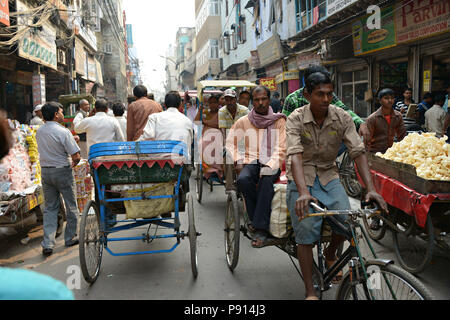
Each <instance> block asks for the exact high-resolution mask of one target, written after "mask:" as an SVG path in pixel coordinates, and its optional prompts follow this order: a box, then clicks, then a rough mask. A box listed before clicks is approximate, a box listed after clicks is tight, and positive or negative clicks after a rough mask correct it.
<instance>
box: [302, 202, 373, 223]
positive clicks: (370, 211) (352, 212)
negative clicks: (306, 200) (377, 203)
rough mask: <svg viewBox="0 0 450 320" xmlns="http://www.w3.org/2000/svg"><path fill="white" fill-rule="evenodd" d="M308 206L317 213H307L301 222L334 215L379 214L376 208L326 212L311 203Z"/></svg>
mask: <svg viewBox="0 0 450 320" xmlns="http://www.w3.org/2000/svg"><path fill="white" fill-rule="evenodd" d="M362 205H363V206H366V205H367V204H366V203H363V204H362ZM310 206H311V207H312V208H313V209H315V210H317V211H319V212H318V213H308V214H307V215H305V216H303V217H302V218H301V219H300V221H301V220H303V219H306V218H309V217H326V216H335V215H356V216H358V217H362V216H363V215H366V214H381V210H379V209H378V208H377V207H375V208H373V209H355V210H334V211H328V210H326V209H323V208H321V207H320V206H318V205H317V204H316V203H314V202H311V203H310Z"/></svg>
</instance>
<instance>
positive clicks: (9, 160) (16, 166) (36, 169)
mask: <svg viewBox="0 0 450 320" xmlns="http://www.w3.org/2000/svg"><path fill="white" fill-rule="evenodd" d="M9 124H10V128H11V129H12V132H13V139H14V144H13V147H12V148H11V150H10V152H9V154H8V155H7V156H6V157H4V158H3V159H2V160H1V161H0V226H4V227H12V228H15V229H16V230H20V229H22V228H24V227H25V226H27V225H29V224H30V223H32V221H33V220H37V219H39V218H40V217H39V216H40V215H41V211H40V208H39V206H40V205H41V204H42V203H43V202H44V197H43V191H42V187H41V174H40V164H39V155H38V153H37V144H36V138H35V129H36V127H32V126H27V125H20V124H19V123H18V122H16V121H9ZM35 213H36V214H35Z"/></svg>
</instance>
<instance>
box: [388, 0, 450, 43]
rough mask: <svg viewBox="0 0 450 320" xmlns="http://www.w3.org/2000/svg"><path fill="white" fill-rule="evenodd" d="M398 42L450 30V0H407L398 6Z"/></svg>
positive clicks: (396, 24) (396, 20) (396, 19)
mask: <svg viewBox="0 0 450 320" xmlns="http://www.w3.org/2000/svg"><path fill="white" fill-rule="evenodd" d="M395 26H396V33H397V43H405V42H408V41H414V40H417V39H420V38H427V37H431V36H434V35H436V34H439V33H443V32H446V31H449V30H450V1H448V0H440V1H436V0H407V1H400V2H399V3H398V4H397V6H396V15H395Z"/></svg>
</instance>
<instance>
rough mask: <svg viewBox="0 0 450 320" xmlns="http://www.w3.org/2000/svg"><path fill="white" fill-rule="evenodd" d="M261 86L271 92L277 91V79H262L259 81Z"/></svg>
mask: <svg viewBox="0 0 450 320" xmlns="http://www.w3.org/2000/svg"><path fill="white" fill-rule="evenodd" d="M259 84H260V85H262V86H266V87H267V88H269V89H270V91H276V90H277V84H276V82H275V78H261V79H259Z"/></svg>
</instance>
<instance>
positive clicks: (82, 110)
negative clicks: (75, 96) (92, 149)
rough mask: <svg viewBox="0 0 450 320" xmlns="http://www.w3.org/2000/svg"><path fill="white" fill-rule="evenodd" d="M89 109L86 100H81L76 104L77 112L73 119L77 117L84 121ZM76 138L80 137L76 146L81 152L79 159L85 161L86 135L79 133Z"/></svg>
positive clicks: (86, 156) (86, 155)
mask: <svg viewBox="0 0 450 320" xmlns="http://www.w3.org/2000/svg"><path fill="white" fill-rule="evenodd" d="M90 109H91V106H90V105H89V101H87V100H86V99H81V100H80V102H79V103H78V110H77V112H76V113H75V118H77V117H78V118H81V119H85V118H87V117H89V111H90ZM78 136H79V137H80V141H79V142H78V146H79V147H80V150H81V158H83V159H87V158H88V154H87V142H86V133H80V134H78Z"/></svg>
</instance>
